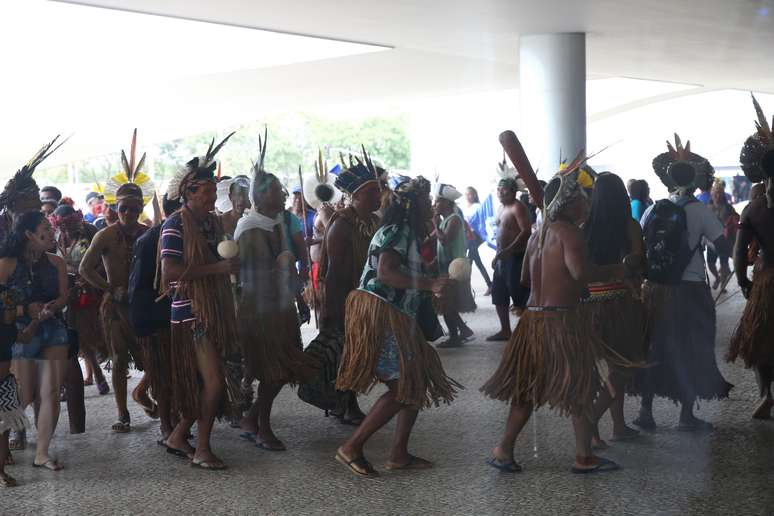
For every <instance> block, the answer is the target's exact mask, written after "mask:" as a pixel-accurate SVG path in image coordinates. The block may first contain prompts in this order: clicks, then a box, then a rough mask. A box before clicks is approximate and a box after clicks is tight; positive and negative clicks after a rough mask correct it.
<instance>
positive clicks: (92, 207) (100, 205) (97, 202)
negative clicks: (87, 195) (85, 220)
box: [89, 198, 105, 217]
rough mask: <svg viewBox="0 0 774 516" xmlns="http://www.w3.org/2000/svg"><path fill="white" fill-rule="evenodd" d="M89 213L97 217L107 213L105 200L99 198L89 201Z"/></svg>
mask: <svg viewBox="0 0 774 516" xmlns="http://www.w3.org/2000/svg"><path fill="white" fill-rule="evenodd" d="M89 211H91V214H92V215H94V216H95V217H98V216H99V215H102V212H103V211H105V200H104V199H100V198H97V199H92V200H91V201H89Z"/></svg>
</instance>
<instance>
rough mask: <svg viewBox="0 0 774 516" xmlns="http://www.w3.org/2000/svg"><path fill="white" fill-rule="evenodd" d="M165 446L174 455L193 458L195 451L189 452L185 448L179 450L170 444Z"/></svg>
mask: <svg viewBox="0 0 774 516" xmlns="http://www.w3.org/2000/svg"><path fill="white" fill-rule="evenodd" d="M164 447H165V448H166V449H167V453H168V454H170V455H174V456H175V457H180V458H181V459H189V460H193V453H188V452H186V451H184V450H178V449H177V448H172V447H171V446H168V445H164Z"/></svg>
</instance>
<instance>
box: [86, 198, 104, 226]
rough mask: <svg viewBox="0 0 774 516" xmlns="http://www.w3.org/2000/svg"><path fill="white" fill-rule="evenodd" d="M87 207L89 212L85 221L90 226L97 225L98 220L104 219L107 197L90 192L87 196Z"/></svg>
mask: <svg viewBox="0 0 774 516" xmlns="http://www.w3.org/2000/svg"><path fill="white" fill-rule="evenodd" d="M86 206H87V208H88V211H87V212H86V214H85V215H84V216H83V220H85V221H86V222H88V223H89V224H94V225H96V223H97V219H101V218H102V217H103V212H104V210H105V197H104V196H103V195H102V194H99V193H97V192H89V193H87V194H86Z"/></svg>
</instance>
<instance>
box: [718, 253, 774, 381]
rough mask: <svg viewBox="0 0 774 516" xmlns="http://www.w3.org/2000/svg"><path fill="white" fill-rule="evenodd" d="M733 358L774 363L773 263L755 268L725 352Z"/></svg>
mask: <svg viewBox="0 0 774 516" xmlns="http://www.w3.org/2000/svg"><path fill="white" fill-rule="evenodd" d="M737 358H741V359H742V360H744V365H745V367H747V368H750V367H758V366H764V367H766V366H769V367H771V366H774V267H767V268H761V269H759V270H757V271H756V272H755V276H754V277H753V286H752V290H751V292H750V299H748V301H747V305H745V307H744V313H743V314H742V318H741V320H740V321H739V326H737V328H736V331H735V332H734V335H733V336H732V337H731V345H730V346H729V349H728V354H727V355H726V360H728V361H729V362H733V361H735V360H736V359H737Z"/></svg>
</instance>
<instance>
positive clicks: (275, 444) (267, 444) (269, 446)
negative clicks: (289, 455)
mask: <svg viewBox="0 0 774 516" xmlns="http://www.w3.org/2000/svg"><path fill="white" fill-rule="evenodd" d="M255 447H256V448H260V449H262V450H266V451H272V452H281V451H285V450H287V448H285V445H284V444H282V441H259V440H258V438H257V437H256V438H255Z"/></svg>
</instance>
